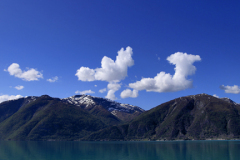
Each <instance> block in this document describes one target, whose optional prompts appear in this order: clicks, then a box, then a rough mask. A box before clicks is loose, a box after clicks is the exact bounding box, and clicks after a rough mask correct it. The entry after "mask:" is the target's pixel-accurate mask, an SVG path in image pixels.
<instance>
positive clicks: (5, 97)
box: [0, 95, 23, 103]
mask: <svg viewBox="0 0 240 160" xmlns="http://www.w3.org/2000/svg"><path fill="white" fill-rule="evenodd" d="M22 97H23V96H21V95H1V96H0V103H2V102H3V101H8V100H14V99H19V98H22Z"/></svg>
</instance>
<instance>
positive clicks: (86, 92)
mask: <svg viewBox="0 0 240 160" xmlns="http://www.w3.org/2000/svg"><path fill="white" fill-rule="evenodd" d="M75 93H76V94H91V93H95V92H94V91H92V90H85V91H76V92H75Z"/></svg>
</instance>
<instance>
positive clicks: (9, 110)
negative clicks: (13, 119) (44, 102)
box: [0, 96, 36, 123]
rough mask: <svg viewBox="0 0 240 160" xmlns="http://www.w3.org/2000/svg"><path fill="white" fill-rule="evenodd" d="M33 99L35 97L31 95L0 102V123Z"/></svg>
mask: <svg viewBox="0 0 240 160" xmlns="http://www.w3.org/2000/svg"><path fill="white" fill-rule="evenodd" d="M34 100H36V97H33V96H31V97H26V98H20V99H17V100H10V101H5V102H2V103H0V123H1V122H2V121H4V120H5V119H7V118H8V117H10V116H11V115H13V114H14V113H15V112H17V111H18V110H19V109H20V108H21V107H24V106H25V105H27V104H28V103H30V102H32V101H34Z"/></svg>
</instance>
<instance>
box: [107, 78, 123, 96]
mask: <svg viewBox="0 0 240 160" xmlns="http://www.w3.org/2000/svg"><path fill="white" fill-rule="evenodd" d="M107 88H108V93H107V96H106V97H105V98H108V99H111V100H116V99H117V98H116V96H115V92H116V91H118V90H119V89H120V88H121V84H119V83H115V82H110V83H109V84H108V86H107Z"/></svg>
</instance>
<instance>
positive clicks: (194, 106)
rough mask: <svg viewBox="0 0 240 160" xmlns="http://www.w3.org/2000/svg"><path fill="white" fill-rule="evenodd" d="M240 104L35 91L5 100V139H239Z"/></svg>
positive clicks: (1, 106) (1, 114)
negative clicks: (146, 105) (143, 101)
mask: <svg viewBox="0 0 240 160" xmlns="http://www.w3.org/2000/svg"><path fill="white" fill-rule="evenodd" d="M239 138H240V105H239V104H237V103H235V102H233V101H232V100H230V99H228V98H216V97H213V96H210V95H207V94H198V95H191V96H186V97H180V98H176V99H174V100H171V101H169V102H166V103H163V104H161V105H159V106H156V107H154V108H152V109H150V110H148V111H144V110H143V109H141V108H140V107H137V106H132V105H129V104H121V103H118V102H115V101H111V100H109V99H105V98H99V97H92V96H89V95H75V96H72V97H68V98H64V99H59V98H52V97H50V96H48V95H43V96H40V97H34V96H29V97H25V98H20V99H17V100H10V101H5V102H2V103H0V139H1V140H48V141H49V140H90V141H102V140H105V141H111V140H205V139H239Z"/></svg>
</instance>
